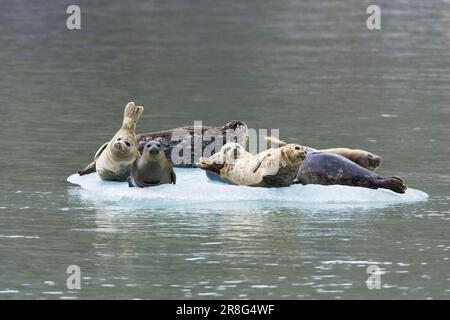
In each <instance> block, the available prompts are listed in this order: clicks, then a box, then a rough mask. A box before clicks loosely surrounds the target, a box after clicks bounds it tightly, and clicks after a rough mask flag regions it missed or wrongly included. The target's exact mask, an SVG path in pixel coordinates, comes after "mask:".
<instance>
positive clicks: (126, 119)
mask: <svg viewBox="0 0 450 320" xmlns="http://www.w3.org/2000/svg"><path fill="white" fill-rule="evenodd" d="M143 112H144V107H142V106H135V105H134V102H128V104H127V105H126V106H125V110H124V112H123V123H122V129H125V130H133V131H134V130H135V128H136V122H137V121H138V120H139V118H140V117H141V114H142V113H143Z"/></svg>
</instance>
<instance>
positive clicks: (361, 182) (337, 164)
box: [294, 152, 406, 193]
mask: <svg viewBox="0 0 450 320" xmlns="http://www.w3.org/2000/svg"><path fill="white" fill-rule="evenodd" d="M296 183H301V184H320V185H335V184H339V185H346V186H357V187H365V188H370V189H378V188H383V189H389V190H392V191H394V192H396V193H405V190H406V186H405V185H404V184H403V180H402V179H400V178H398V177H383V176H381V175H378V174H375V173H373V172H371V171H369V170H368V169H366V168H364V167H362V166H360V165H358V164H356V163H354V162H353V161H350V160H349V159H347V158H345V157H343V156H341V155H339V154H335V153H329V152H311V153H308V155H307V157H306V159H305V160H304V161H303V163H302V165H301V166H300V168H299V170H298V175H297V178H296V180H295V181H294V184H296Z"/></svg>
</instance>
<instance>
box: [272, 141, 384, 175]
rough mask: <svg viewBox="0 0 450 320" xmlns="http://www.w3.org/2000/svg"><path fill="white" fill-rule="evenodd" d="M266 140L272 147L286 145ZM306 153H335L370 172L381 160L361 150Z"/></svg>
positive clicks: (330, 150)
mask: <svg viewBox="0 0 450 320" xmlns="http://www.w3.org/2000/svg"><path fill="white" fill-rule="evenodd" d="M266 140H267V141H268V142H270V143H271V144H272V145H276V146H280V147H281V146H284V145H286V144H287V143H286V142H284V141H281V140H279V139H277V138H274V137H266ZM307 151H308V153H310V152H328V153H335V154H338V155H341V156H343V157H345V158H347V159H349V160H351V161H353V162H354V163H357V164H359V165H360V166H362V167H364V168H366V169H368V170H370V171H374V170H375V169H376V168H377V167H379V166H380V163H381V158H380V156H378V155H376V154H373V153H371V152H369V151H366V150H361V149H349V148H330V149H320V150H316V149H314V148H310V147H307Z"/></svg>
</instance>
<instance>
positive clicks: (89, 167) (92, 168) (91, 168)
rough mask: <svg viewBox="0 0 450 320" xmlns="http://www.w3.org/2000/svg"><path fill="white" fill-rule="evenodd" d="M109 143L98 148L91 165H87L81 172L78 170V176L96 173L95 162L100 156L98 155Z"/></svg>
mask: <svg viewBox="0 0 450 320" xmlns="http://www.w3.org/2000/svg"><path fill="white" fill-rule="evenodd" d="M108 143H109V142H106V143H104V144H103V145H102V146H101V147H100V148H98V150H97V152H96V153H95V155H94V161H92V162H91V163H89V164H88V165H87V166H86V167H84V168H83V169H81V170H78V174H79V175H80V176H84V175H86V174H89V173H92V172H95V171H97V170H96V167H95V161H96V160H97V159H98V157H99V156H100V154H101V153H102V152H103V151H105V149H106V147H107V146H108Z"/></svg>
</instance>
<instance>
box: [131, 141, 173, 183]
mask: <svg viewBox="0 0 450 320" xmlns="http://www.w3.org/2000/svg"><path fill="white" fill-rule="evenodd" d="M176 179H177V178H176V175H175V171H174V170H173V168H172V165H171V164H170V162H169V161H168V160H167V159H166V156H165V155H164V148H163V146H162V144H161V143H160V142H159V141H149V142H147V143H146V144H145V146H144V148H143V150H142V155H140V156H139V157H138V158H137V159H136V161H135V162H134V163H133V166H132V167H131V173H130V177H129V178H128V185H129V186H130V187H140V188H145V187H152V186H157V185H160V184H170V183H173V184H175V183H176Z"/></svg>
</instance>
